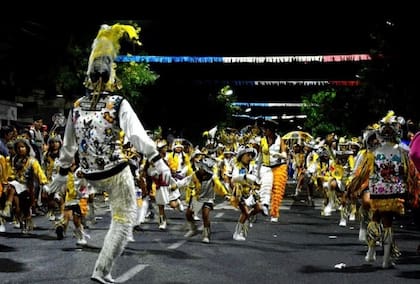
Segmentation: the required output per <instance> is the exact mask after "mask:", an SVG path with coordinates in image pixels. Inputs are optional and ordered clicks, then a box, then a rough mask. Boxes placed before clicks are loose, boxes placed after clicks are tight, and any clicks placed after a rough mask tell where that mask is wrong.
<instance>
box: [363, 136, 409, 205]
mask: <svg viewBox="0 0 420 284" xmlns="http://www.w3.org/2000/svg"><path fill="white" fill-rule="evenodd" d="M373 154H374V163H375V165H374V171H373V174H371V175H370V177H369V191H370V195H371V198H381V199H383V198H394V197H397V196H399V195H402V194H404V193H405V192H407V178H406V173H407V161H408V160H407V158H406V157H405V156H404V154H405V153H404V151H403V150H401V149H400V148H398V147H394V145H393V144H384V145H382V146H380V147H379V148H377V149H376V150H375V151H374V153H373Z"/></svg>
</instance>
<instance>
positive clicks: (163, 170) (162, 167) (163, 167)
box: [154, 159, 171, 184]
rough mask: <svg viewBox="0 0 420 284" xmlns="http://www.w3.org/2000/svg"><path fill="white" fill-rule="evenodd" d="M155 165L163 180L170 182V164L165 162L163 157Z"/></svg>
mask: <svg viewBox="0 0 420 284" xmlns="http://www.w3.org/2000/svg"><path fill="white" fill-rule="evenodd" d="M154 165H155V168H156V170H157V171H158V173H159V174H161V175H162V181H163V182H164V183H166V184H169V181H170V180H171V170H170V169H169V167H168V165H167V164H165V162H164V161H163V160H162V159H159V160H157V161H156V162H155V163H154Z"/></svg>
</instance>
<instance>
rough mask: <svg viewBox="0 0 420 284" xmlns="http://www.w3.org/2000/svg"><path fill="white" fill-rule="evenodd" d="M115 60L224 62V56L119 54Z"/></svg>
mask: <svg viewBox="0 0 420 284" xmlns="http://www.w3.org/2000/svg"><path fill="white" fill-rule="evenodd" d="M115 61H116V62H143V63H223V57H218V56H205V57H199V56H150V55H149V56H146V55H119V56H117V58H116V59H115Z"/></svg>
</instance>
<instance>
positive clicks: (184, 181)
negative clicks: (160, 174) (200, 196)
mask: <svg viewBox="0 0 420 284" xmlns="http://www.w3.org/2000/svg"><path fill="white" fill-rule="evenodd" d="M191 179H192V175H191V176H187V177H184V178H183V179H181V180H177V181H176V185H177V187H178V188H182V187H186V186H187V185H188V184H189V183H190V182H191Z"/></svg>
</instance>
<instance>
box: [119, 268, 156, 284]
mask: <svg viewBox="0 0 420 284" xmlns="http://www.w3.org/2000/svg"><path fill="white" fill-rule="evenodd" d="M148 266H149V265H148V264H138V265H136V266H134V267H133V268H130V269H129V270H128V271H126V272H125V273H123V274H122V275H120V276H119V277H118V278H117V279H115V282H117V283H123V282H126V281H128V280H130V279H131V278H133V277H134V276H135V275H136V274H137V273H139V272H140V271H142V270H143V269H145V268H146V267H148Z"/></svg>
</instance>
